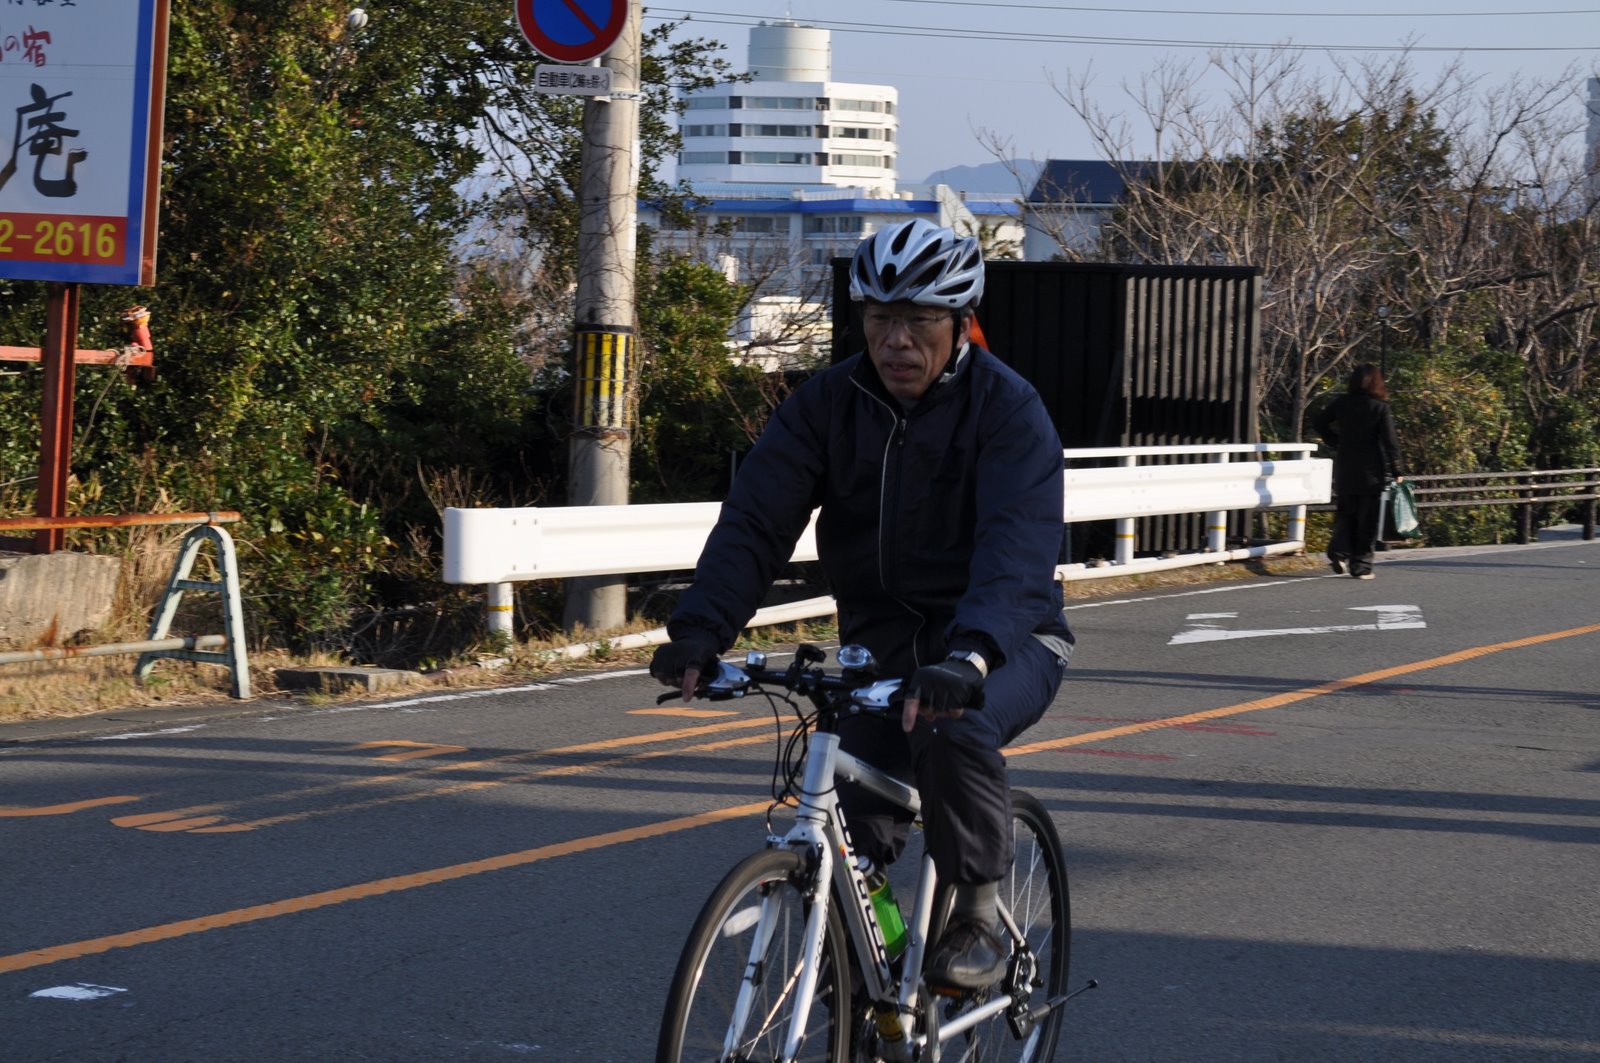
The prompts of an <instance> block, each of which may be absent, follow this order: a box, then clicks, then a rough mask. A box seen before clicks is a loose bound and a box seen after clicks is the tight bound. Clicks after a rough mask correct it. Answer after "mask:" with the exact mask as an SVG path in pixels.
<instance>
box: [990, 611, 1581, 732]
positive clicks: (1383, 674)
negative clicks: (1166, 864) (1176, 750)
mask: <svg viewBox="0 0 1600 1063" xmlns="http://www.w3.org/2000/svg"><path fill="white" fill-rule="evenodd" d="M1596 631H1600V624H1586V625H1584V626H1583V627H1572V628H1567V629H1566V630H1565V631H1551V632H1548V633H1546V634H1543V635H1529V636H1528V637H1527V638H1521V639H1512V640H1511V641H1509V642H1497V643H1494V644H1493V645H1489V646H1474V647H1472V648H1471V649H1465V650H1458V651H1456V652H1455V653H1447V654H1445V655H1444V656H1442V657H1430V658H1428V659H1427V660H1425V661H1412V662H1411V663H1410V664H1397V665H1395V666H1394V667H1392V668H1380V669H1378V670H1377V671H1375V672H1363V673H1362V674H1360V675H1353V676H1350V677H1349V678H1348V679H1333V680H1329V681H1328V682H1326V683H1318V684H1316V685H1315V686H1309V687H1302V688H1300V689H1299V690H1290V691H1287V692H1285V693H1282V694H1273V695H1271V696H1269V697H1265V698H1257V699H1255V700H1254V701H1245V702H1241V703H1240V704H1238V705H1226V706H1224V707H1222V708H1220V709H1206V710H1205V711H1203V712H1191V713H1188V714H1187V715H1184V716H1169V717H1167V718H1165V719H1160V720H1145V721H1143V722H1140V723H1130V724H1127V725H1126V726H1123V727H1111V728H1107V729H1106V730H1103V731H1090V732H1088V733H1087V734H1079V735H1068V736H1067V737H1066V738H1051V739H1046V740H1045V741H1043V742H1029V743H1028V744H1026V745H1020V746H1011V747H1009V748H1007V749H1005V750H1003V751H1002V752H1004V753H1005V754H1006V755H1008V756H1013V757H1015V756H1022V755H1023V754H1026V753H1044V752H1048V751H1049V750H1052V749H1067V748H1069V747H1071V746H1082V745H1088V744H1089V743H1091V742H1105V741H1109V740H1110V739H1113V738H1122V737H1124V736H1125V735H1134V734H1142V733H1144V732H1145V731H1157V730H1161V729H1163V728H1168V727H1182V726H1184V725H1185V724H1191V723H1200V722H1202V721H1205V720H1220V719H1222V718H1224V717H1227V716H1239V715H1241V714H1243V713H1246V712H1260V711H1262V710H1263V709H1279V708H1282V707H1283V706H1285V705H1292V704H1294V703H1295V702H1297V701H1305V700H1306V699H1307V698H1315V697H1320V696H1321V695H1323V694H1337V693H1338V692H1339V691H1341V690H1349V689H1350V688H1351V687H1359V686H1365V685H1367V684H1368V683H1381V682H1383V681H1384V680H1385V679H1393V678H1395V677H1396V676H1402V675H1409V674H1410V673H1412V672H1424V671H1427V670H1429V669H1431V668H1443V667H1445V666H1446V665H1452V664H1460V663H1461V662H1463V661H1470V660H1472V659H1473V658H1475V657H1485V656H1487V655H1489V654H1491V653H1500V652H1501V651H1503V650H1515V649H1521V648H1522V647H1524V646H1537V645H1539V644H1540V643H1541V642H1554V641H1555V640H1557V639H1566V638H1571V637H1573V636H1574V635H1589V634H1593V633H1594V632H1596Z"/></svg>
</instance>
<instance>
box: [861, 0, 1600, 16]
mask: <svg viewBox="0 0 1600 1063" xmlns="http://www.w3.org/2000/svg"><path fill="white" fill-rule="evenodd" d="M885 2H886V3H891V4H917V5H918V6H921V7H929V6H938V7H979V8H993V7H1007V8H1014V9H1017V10H1021V11H1062V12H1067V11H1087V12H1096V13H1105V14H1113V15H1203V16H1205V17H1208V18H1209V17H1213V16H1229V17H1231V16H1238V17H1242V18H1526V17H1528V16H1530V15H1600V8H1563V9H1561V10H1557V11H1194V10H1189V9H1187V8H1164V7H1069V6H1065V5H1062V4H1015V3H988V2H979V0H885Z"/></svg>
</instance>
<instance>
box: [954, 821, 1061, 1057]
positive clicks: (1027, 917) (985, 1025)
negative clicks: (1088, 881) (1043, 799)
mask: <svg viewBox="0 0 1600 1063" xmlns="http://www.w3.org/2000/svg"><path fill="white" fill-rule="evenodd" d="M1011 834H1012V839H1013V841H1014V842H1015V845H1016V858H1015V859H1014V860H1013V861H1012V865H1011V870H1010V872H1009V873H1007V875H1006V877H1005V878H1003V879H1001V880H1000V890H999V893H1000V901H1001V903H1002V904H1004V905H1005V906H1006V908H1007V909H1008V910H1009V911H1010V912H1011V918H1012V919H1013V920H1014V921H1015V922H1016V924H1017V928H1018V929H1019V930H1021V931H1022V936H1023V937H1024V938H1025V939H1026V940H1027V942H1028V949H1029V951H1030V952H1032V954H1033V961H1034V969H1033V976H1032V978H1030V979H1029V984H1028V986H1027V987H1026V988H1027V989H1028V990H1030V992H1029V995H1028V1001H1027V1002H1028V1006H1029V1007H1030V1008H1033V1009H1037V1008H1040V1007H1042V1006H1043V1005H1044V1003H1045V1002H1046V1001H1049V1000H1053V999H1055V998H1057V997H1059V996H1061V995H1063V994H1065V993H1066V991H1067V961H1068V958H1069V947H1070V945H1071V939H1072V919H1071V909H1070V907H1069V904H1068V897H1067V862H1066V857H1065V856H1063V855H1062V852H1061V839H1060V837H1059V836H1058V835H1057V834H1056V828H1055V824H1054V823H1052V822H1051V820H1050V813H1049V812H1047V811H1045V807H1044V805H1042V804H1040V803H1039V800H1038V798H1036V797H1034V796H1033V795H1032V794H1027V793H1021V792H1018V791H1013V792H1012V794H1011ZM997 988H998V987H997ZM993 992H994V991H988V990H986V991H984V992H982V993H978V994H972V995H969V996H967V997H965V998H963V999H961V1000H959V1001H951V1002H946V1003H944V1004H943V1007H944V1011H943V1014H942V1021H943V1022H949V1021H951V1020H952V1019H954V1018H956V1017H957V1016H959V1015H960V1014H961V1012H963V1011H965V1010H968V1009H970V1008H973V1007H975V1006H977V1005H979V1004H982V1003H984V1002H985V1001H987V1000H989V999H992V997H993ZM1062 1018H1063V1013H1062V1011H1061V1009H1060V1008H1056V1009H1055V1010H1054V1011H1051V1012H1050V1013H1049V1014H1047V1015H1046V1016H1045V1017H1044V1018H1043V1019H1042V1020H1040V1021H1038V1022H1036V1023H1033V1024H1032V1025H1031V1026H1030V1027H1029V1028H1028V1029H1027V1031H1026V1032H1025V1033H1024V1034H1023V1036H1022V1037H1020V1038H1019V1037H1017V1036H1016V1035H1015V1033H1014V1032H1013V1030H1012V1026H1011V1022H1010V1021H1009V1020H1008V1018H1007V1017H1006V1016H1005V1015H1003V1014H1002V1015H996V1016H994V1017H993V1018H990V1019H988V1020H987V1021H985V1022H982V1023H979V1024H978V1025H977V1026H975V1027H973V1028H972V1029H970V1030H968V1031H967V1032H966V1033H964V1034H961V1035H957V1036H956V1037H954V1038H952V1039H951V1040H950V1041H949V1042H946V1043H945V1044H943V1045H942V1046H941V1051H940V1055H939V1058H940V1060H941V1061H952V1060H956V1061H960V1063H1049V1061H1050V1060H1052V1059H1054V1058H1055V1050H1056V1040H1057V1038H1058V1037H1059V1036H1060V1034H1061V1020H1062Z"/></svg>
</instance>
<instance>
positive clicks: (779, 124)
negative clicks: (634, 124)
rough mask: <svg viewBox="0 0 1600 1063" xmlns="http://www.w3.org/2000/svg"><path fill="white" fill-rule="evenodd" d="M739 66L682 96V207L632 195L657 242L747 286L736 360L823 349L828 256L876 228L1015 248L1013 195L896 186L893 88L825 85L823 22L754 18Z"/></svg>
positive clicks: (828, 80) (850, 248)
mask: <svg viewBox="0 0 1600 1063" xmlns="http://www.w3.org/2000/svg"><path fill="white" fill-rule="evenodd" d="M749 73H750V78H751V80H749V81H747V82H746V81H741V82H729V83H726V84H722V85H715V86H712V87H710V88H704V89H699V90H696V91H694V92H691V93H689V94H688V95H686V96H685V99H684V102H685V105H686V109H685V112H684V115H683V117H682V119H681V120H680V123H679V132H680V133H681V134H682V136H683V148H682V150H681V152H680V153H679V155H678V167H677V175H678V177H679V178H680V179H681V180H683V181H685V182H686V183H688V184H689V186H690V187H691V188H692V189H693V191H694V193H695V195H696V197H698V202H696V203H695V204H694V205H693V206H692V208H691V209H690V210H689V211H688V212H684V211H679V210H674V211H672V212H663V210H662V208H661V204H658V203H651V202H648V201H644V202H641V203H640V204H639V217H640V221H641V222H642V223H643V224H645V225H648V226H650V227H652V228H654V229H655V230H656V239H657V240H658V241H659V243H660V244H661V245H662V246H664V247H669V248H673V249H676V250H679V251H682V252H686V253H689V254H693V255H696V256H698V257H700V258H702V259H704V260H705V261H708V262H712V263H715V264H716V265H717V266H718V267H719V268H720V269H722V270H723V271H724V273H725V274H726V275H727V276H728V278H729V279H730V280H734V281H737V282H738V283H741V284H748V285H751V286H752V287H753V288H754V290H755V297H754V298H753V299H752V300H751V302H750V305H749V306H748V307H747V308H746V313H745V315H744V317H743V318H741V320H740V322H739V324H738V326H737V327H736V328H735V330H734V335H733V336H732V337H730V348H731V350H732V353H733V354H734V356H735V357H739V358H742V359H747V360H751V361H755V362H759V363H760V364H762V365H765V366H767V367H768V368H773V367H786V366H791V365H796V364H803V363H805V362H806V361H807V360H809V359H814V358H815V357H817V356H819V355H821V354H822V353H823V352H825V351H826V350H827V349H828V347H829V345H830V342H831V336H832V322H831V318H830V316H829V313H828V306H829V303H830V301H831V298H832V295H833V293H832V282H833V267H832V263H833V261H834V260H835V259H839V258H847V257H849V256H850V255H851V254H852V253H853V252H854V251H855V248H856V245H857V244H859V243H860V242H861V240H862V238H863V237H865V236H867V235H868V234H870V233H873V232H876V231H877V230H878V229H879V228H881V227H882V226H884V225H888V224H891V223H893V222H898V221H906V220H908V219H910V218H919V217H920V218H925V219H927V220H928V221H931V222H934V223H935V224H938V225H945V226H949V227H950V228H953V229H955V230H956V231H957V232H960V233H962V234H963V235H969V234H970V235H981V236H982V237H984V238H985V239H986V241H987V242H988V243H989V245H990V251H991V253H993V252H994V251H995V250H996V249H997V248H1002V247H1014V248H1015V249H1016V251H1018V252H1020V249H1021V247H1022V235H1023V231H1022V225H1021V211H1020V206H1019V204H1018V202H1017V197H1015V196H994V197H983V196H977V195H974V196H968V195H966V194H965V193H962V192H957V191H955V190H952V189H951V188H949V187H947V186H945V185H942V184H941V185H932V186H929V185H919V186H914V187H905V186H901V185H900V184H899V183H898V182H897V179H896V178H897V172H896V162H897V158H898V154H899V151H898V148H897V146H896V145H897V142H898V139H899V128H900V118H899V114H898V113H897V112H898V108H897V106H896V105H897V102H898V99H899V93H898V91H897V90H896V89H895V88H894V87H893V86H892V85H861V84H853V83H844V82H838V81H833V80H832V46H831V43H830V34H829V32H828V31H827V30H825V29H817V28H815V27H812V26H803V25H800V24H799V23H796V22H792V21H788V20H785V21H782V22H776V23H771V24H768V23H762V24H761V25H758V26H752V27H751V28H750V68H749ZM923 120H925V121H936V120H937V117H936V116H933V115H928V116H924V119H923Z"/></svg>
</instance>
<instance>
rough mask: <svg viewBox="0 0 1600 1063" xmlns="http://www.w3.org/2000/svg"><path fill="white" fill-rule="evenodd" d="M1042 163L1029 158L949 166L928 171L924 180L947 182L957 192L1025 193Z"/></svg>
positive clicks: (937, 182)
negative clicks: (975, 164) (979, 164)
mask: <svg viewBox="0 0 1600 1063" xmlns="http://www.w3.org/2000/svg"><path fill="white" fill-rule="evenodd" d="M1043 167H1044V163H1042V162H1035V161H1034V160H1032V159H1012V160H1011V161H1010V162H987V163H984V164H983V165H981V166H949V167H946V168H945V169H943V170H935V171H934V172H933V173H931V174H929V175H928V176H927V179H926V180H924V181H923V184H930V185H949V186H950V187H951V188H953V189H955V190H956V191H957V192H1020V194H1021V195H1024V196H1026V195H1027V194H1028V192H1029V190H1031V189H1032V188H1033V182H1034V181H1035V180H1036V179H1037V178H1038V176H1039V171H1040V170H1041V169H1043ZM1013 170H1015V171H1016V172H1015V173H1013V172H1012V171H1013ZM1019 182H1020V183H1019Z"/></svg>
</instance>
